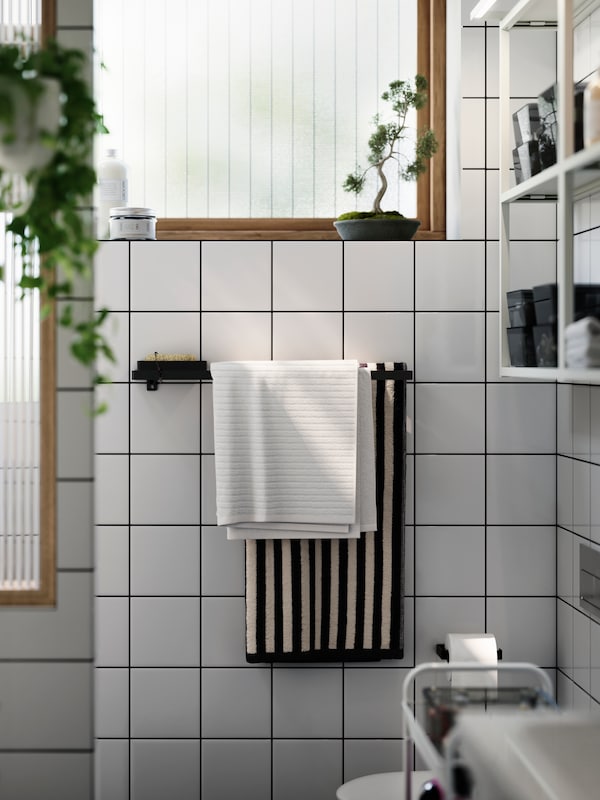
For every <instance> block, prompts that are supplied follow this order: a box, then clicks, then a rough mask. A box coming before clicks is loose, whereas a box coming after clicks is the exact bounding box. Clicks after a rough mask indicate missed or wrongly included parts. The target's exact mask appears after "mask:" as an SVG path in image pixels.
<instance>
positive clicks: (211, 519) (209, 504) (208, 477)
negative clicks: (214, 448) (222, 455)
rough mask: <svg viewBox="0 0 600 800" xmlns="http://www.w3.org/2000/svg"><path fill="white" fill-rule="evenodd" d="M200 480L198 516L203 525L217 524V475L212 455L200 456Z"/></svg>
mask: <svg viewBox="0 0 600 800" xmlns="http://www.w3.org/2000/svg"><path fill="white" fill-rule="evenodd" d="M201 468H202V481H201V486H200V491H201V508H200V517H201V519H202V524H203V525H216V524H217V477H216V474H215V457H214V455H207V456H202V458H201Z"/></svg>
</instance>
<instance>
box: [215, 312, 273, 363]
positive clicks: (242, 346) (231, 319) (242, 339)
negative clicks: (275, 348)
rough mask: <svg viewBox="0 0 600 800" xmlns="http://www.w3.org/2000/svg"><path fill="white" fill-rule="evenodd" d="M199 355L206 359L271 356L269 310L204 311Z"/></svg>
mask: <svg viewBox="0 0 600 800" xmlns="http://www.w3.org/2000/svg"><path fill="white" fill-rule="evenodd" d="M202 358H203V359H205V360H206V361H208V362H209V363H210V362H211V361H245V360H257V361H261V360H264V361H268V360H269V359H270V358H271V314H269V313H261V312H248V313H244V312H204V313H203V314H202Z"/></svg>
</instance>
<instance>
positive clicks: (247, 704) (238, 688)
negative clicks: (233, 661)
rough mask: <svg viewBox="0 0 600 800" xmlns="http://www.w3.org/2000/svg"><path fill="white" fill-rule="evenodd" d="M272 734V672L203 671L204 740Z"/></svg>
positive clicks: (256, 669) (261, 736)
mask: <svg viewBox="0 0 600 800" xmlns="http://www.w3.org/2000/svg"><path fill="white" fill-rule="evenodd" d="M270 735H271V670H270V669H268V668H252V669H203V670H202V736H203V738H205V739H207V738H215V739H217V738H227V739H237V738H240V739H241V738H248V739H262V738H267V737H269V736H270Z"/></svg>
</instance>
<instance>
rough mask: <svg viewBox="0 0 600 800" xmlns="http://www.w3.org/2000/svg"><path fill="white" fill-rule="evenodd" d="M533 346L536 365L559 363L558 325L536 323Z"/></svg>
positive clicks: (554, 365) (544, 365)
mask: <svg viewBox="0 0 600 800" xmlns="http://www.w3.org/2000/svg"><path fill="white" fill-rule="evenodd" d="M533 346H534V347H535V365H536V367H556V365H557V364H558V348H557V345H556V325H534V326H533Z"/></svg>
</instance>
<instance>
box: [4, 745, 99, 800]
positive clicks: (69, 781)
mask: <svg viewBox="0 0 600 800" xmlns="http://www.w3.org/2000/svg"><path fill="white" fill-rule="evenodd" d="M92 762H93V756H92V754H90V753H56V752H54V753H31V752H30V753H4V754H2V755H0V772H1V773H2V791H3V792H4V793H5V795H6V796H7V797H19V798H21V800H35V798H37V797H44V795H46V796H51V794H54V796H55V797H60V798H61V800H92V797H93V796H92V787H91V785H90V784H91V781H90V776H91V774H92V770H93V763H92Z"/></svg>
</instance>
